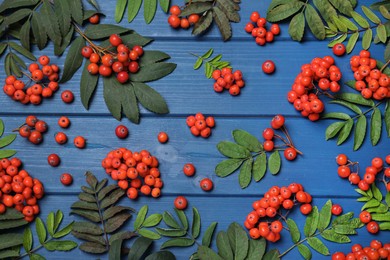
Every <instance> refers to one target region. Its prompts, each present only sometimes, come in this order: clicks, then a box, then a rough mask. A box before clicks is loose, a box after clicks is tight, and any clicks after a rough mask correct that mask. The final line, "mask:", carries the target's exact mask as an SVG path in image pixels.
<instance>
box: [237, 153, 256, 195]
mask: <svg viewBox="0 0 390 260" xmlns="http://www.w3.org/2000/svg"><path fill="white" fill-rule="evenodd" d="M252 164H253V159H252V157H250V158H248V159H246V160H245V161H244V163H243V164H242V167H241V170H240V174H239V175H238V180H239V183H240V187H241V189H245V188H246V187H248V185H249V184H250V183H251V180H252Z"/></svg>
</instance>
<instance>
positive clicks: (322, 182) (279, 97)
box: [0, 0, 390, 259]
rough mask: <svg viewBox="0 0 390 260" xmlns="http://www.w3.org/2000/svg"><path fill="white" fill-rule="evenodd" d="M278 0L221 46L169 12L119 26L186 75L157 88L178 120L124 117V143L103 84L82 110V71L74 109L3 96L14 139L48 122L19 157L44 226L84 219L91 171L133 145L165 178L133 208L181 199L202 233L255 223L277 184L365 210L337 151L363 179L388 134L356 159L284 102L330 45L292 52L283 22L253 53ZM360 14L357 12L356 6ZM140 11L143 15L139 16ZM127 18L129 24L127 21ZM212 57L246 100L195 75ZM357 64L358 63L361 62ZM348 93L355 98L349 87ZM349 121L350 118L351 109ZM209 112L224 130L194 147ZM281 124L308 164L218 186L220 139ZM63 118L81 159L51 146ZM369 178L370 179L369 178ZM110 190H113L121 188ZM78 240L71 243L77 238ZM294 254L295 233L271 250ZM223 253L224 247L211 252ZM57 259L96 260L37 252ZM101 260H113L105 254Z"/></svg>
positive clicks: (19, 142) (312, 43) (184, 254)
mask: <svg viewBox="0 0 390 260" xmlns="http://www.w3.org/2000/svg"><path fill="white" fill-rule="evenodd" d="M98 2H99V4H100V6H101V9H102V10H103V12H104V13H105V15H106V18H104V19H102V21H101V22H102V23H111V24H115V22H114V18H113V14H114V9H115V5H114V2H115V1H98ZM372 2H373V1H371V0H360V1H359V5H362V4H363V5H366V6H368V5H370V3H372ZM269 3H270V0H264V1H244V2H243V3H242V4H241V8H242V9H241V11H240V15H241V22H240V23H237V24H233V37H232V39H231V40H230V41H228V42H222V41H221V38H220V35H219V32H218V30H217V28H216V27H215V26H213V28H212V29H211V30H210V31H209V32H208V33H207V34H206V35H204V36H202V37H193V36H191V32H190V31H189V30H188V31H186V30H174V29H172V28H170V27H169V25H168V24H167V22H166V20H167V17H168V16H167V14H165V13H163V12H162V11H161V10H160V8H158V10H157V14H156V17H155V19H154V20H153V22H152V23H151V24H149V25H146V24H145V23H144V20H143V16H142V14H141V15H139V16H138V17H136V19H135V20H134V21H133V22H132V23H130V24H128V23H127V21H122V23H121V25H122V26H125V27H127V28H132V29H134V30H136V31H137V32H138V33H140V34H141V35H144V36H148V37H151V38H153V39H154V42H153V43H152V44H150V45H148V46H147V48H146V49H154V50H161V51H164V52H166V53H168V54H169V55H170V56H171V57H172V58H171V59H170V62H174V63H177V69H176V70H175V71H174V72H173V73H172V74H171V75H169V76H167V77H165V78H164V79H161V80H158V81H156V82H153V83H151V86H152V87H154V88H155V89H156V90H157V91H158V92H160V93H161V95H162V96H163V97H164V98H165V99H166V101H167V104H168V106H169V109H170V113H169V114H167V115H164V116H159V115H156V114H152V113H150V112H148V111H147V110H145V109H142V108H141V113H142V117H141V122H140V124H139V125H135V124H132V123H131V122H129V121H128V120H127V119H123V120H122V122H121V123H122V124H124V125H126V126H127V127H128V128H129V130H130V135H129V137H128V138H127V139H125V140H120V139H118V138H117V137H116V136H115V133H114V129H115V127H116V126H117V125H118V124H119V122H118V121H117V120H115V119H114V118H113V117H112V116H111V115H110V113H109V112H108V110H107V108H106V106H105V104H104V100H103V88H102V87H103V86H102V82H100V84H99V86H98V88H97V91H96V93H95V96H94V99H93V102H92V103H91V106H90V110H89V111H87V110H85V109H84V108H83V106H82V104H81V101H80V98H79V94H80V91H79V82H80V74H81V73H80V72H81V70H80V71H79V72H78V73H77V74H76V75H75V76H74V77H73V78H72V80H70V81H69V82H67V83H66V84H61V86H60V90H65V89H70V90H72V91H73V92H74V94H75V102H73V103H72V104H65V103H63V102H62V101H61V98H60V94H59V93H57V94H55V96H54V97H53V98H51V99H49V100H44V102H43V103H42V104H41V105H39V106H33V105H28V106H24V105H21V104H20V103H16V102H14V101H12V100H11V99H10V98H9V97H7V96H6V95H5V94H3V93H1V94H0V104H1V109H0V118H2V119H3V120H4V122H5V125H6V133H10V132H11V130H12V129H14V128H17V127H18V126H19V125H21V124H22V123H23V122H24V119H25V117H26V116H27V115H30V114H33V115H36V116H38V118H40V119H43V120H45V121H46V122H47V123H48V125H49V131H48V133H47V134H46V135H45V137H44V142H43V143H42V144H40V145H38V146H35V145H33V144H31V143H29V142H28V141H27V140H25V139H23V138H20V137H18V138H17V139H16V141H15V142H14V143H13V144H12V146H11V148H13V149H16V150H17V151H18V153H17V156H18V157H19V158H21V159H22V161H23V163H24V168H25V169H27V170H28V171H29V172H30V173H31V174H32V175H33V176H34V177H37V178H39V179H41V180H42V181H43V184H44V186H45V190H46V195H45V197H44V198H43V199H42V200H41V201H40V206H41V208H42V210H41V214H40V217H42V219H46V216H47V214H48V213H49V212H50V211H53V210H57V209H61V210H62V211H63V212H64V213H65V222H70V221H72V220H75V219H77V217H75V216H73V215H71V216H68V214H67V213H68V212H69V211H70V205H71V204H72V203H73V202H74V201H76V199H77V195H78V193H79V192H80V186H81V185H85V176H84V173H85V172H86V171H87V170H88V171H91V172H93V173H94V174H95V175H96V176H97V177H98V178H99V179H102V178H105V177H107V175H106V174H105V172H104V169H103V168H102V167H101V160H102V159H103V158H104V157H105V155H106V154H107V153H108V152H109V151H110V150H112V149H115V148H119V147H126V148H128V149H131V150H136V151H140V150H142V149H147V150H149V151H150V152H151V153H152V154H153V155H156V156H157V157H158V158H159V160H160V171H161V173H162V178H163V180H164V183H165V185H164V188H163V189H162V196H161V197H160V198H158V199H154V198H149V197H144V196H141V197H140V198H139V199H138V200H136V201H130V200H129V199H127V198H123V199H122V201H121V204H123V205H128V206H131V207H134V208H135V209H137V210H138V209H140V207H141V206H142V205H148V206H149V211H150V212H151V213H155V212H156V213H157V212H158V213H162V212H163V211H165V210H170V211H172V210H173V200H174V199H175V197H176V196H178V195H184V196H186V197H187V199H188V200H189V209H187V213H188V215H189V216H190V215H191V207H192V206H194V207H197V208H198V209H199V212H200V214H201V217H202V231H201V232H202V233H203V232H204V230H205V227H207V226H208V225H209V224H210V223H211V222H213V221H217V222H218V226H217V230H226V228H227V226H228V225H229V224H230V223H231V222H233V221H236V222H238V223H240V224H242V223H243V222H244V220H245V217H246V214H247V213H249V212H250V211H251V209H252V207H251V205H252V202H253V201H254V200H257V199H259V198H261V197H262V195H263V194H264V192H265V191H266V190H267V189H269V188H270V187H271V186H273V185H280V186H282V185H288V184H289V183H292V182H298V183H301V184H302V185H303V186H304V188H305V190H306V191H308V192H309V193H310V194H312V195H313V205H317V206H319V207H321V206H322V205H323V204H324V203H325V202H326V201H327V200H328V199H332V201H333V202H334V203H338V204H341V205H342V206H343V208H344V212H348V211H354V212H355V213H356V214H358V213H359V212H360V207H361V206H362V204H361V203H359V202H357V201H356V199H357V198H358V194H357V193H356V192H355V191H354V188H355V187H354V186H352V185H350V184H349V183H348V181H345V180H343V179H341V178H339V177H338V175H337V165H336V163H335V157H336V155H337V154H339V153H345V154H347V155H349V157H350V158H351V159H352V160H353V161H359V163H360V165H361V169H364V168H365V167H366V166H368V165H369V164H370V162H371V159H372V158H373V157H374V156H380V157H382V158H384V157H385V156H386V155H387V154H389V152H390V149H389V144H390V142H389V139H388V138H387V136H386V133H385V131H383V133H382V137H381V140H380V142H379V144H378V145H377V146H375V147H373V146H372V145H371V143H370V142H369V140H368V138H367V140H365V142H364V144H363V145H362V147H361V149H360V150H358V151H356V152H353V149H352V147H353V138H349V139H348V141H347V142H346V143H345V144H343V145H341V146H337V145H336V142H335V141H334V140H330V141H326V140H325V129H326V127H327V126H328V125H329V124H330V121H329V120H321V121H319V122H315V123H313V122H310V121H309V120H307V119H305V118H302V117H301V116H300V115H299V114H298V113H297V112H296V111H295V109H294V108H293V106H292V105H291V104H289V103H288V102H287V99H286V95H287V92H288V91H289V90H290V88H291V84H292V82H293V81H294V78H295V76H296V75H297V74H298V73H299V71H300V66H301V65H302V64H304V63H309V62H310V61H311V60H312V59H313V58H314V57H323V56H325V55H332V52H331V49H330V48H328V47H327V44H328V42H327V41H317V40H316V39H314V38H313V37H312V35H311V34H306V36H305V38H304V41H303V42H302V43H298V42H294V41H292V40H291V38H290V36H289V35H288V33H287V31H288V24H281V31H282V32H281V35H280V36H278V37H276V38H275V41H274V42H273V43H270V44H267V45H266V46H262V47H261V46H258V45H256V43H255V41H254V39H253V38H252V37H251V36H250V35H248V34H247V33H246V32H245V31H244V30H243V28H244V26H245V24H246V23H247V21H248V20H249V16H250V13H251V12H252V11H255V10H257V11H259V12H260V14H261V15H262V16H265V12H266V9H267V7H268V5H269ZM172 4H179V5H181V4H183V2H182V1H179V0H173V1H172ZM357 10H360V7H358V8H357ZM141 12H142V9H141ZM124 20H126V19H124ZM209 48H214V50H215V53H221V54H223V58H224V59H225V60H229V61H231V65H232V66H233V68H234V69H240V70H241V71H242V72H243V75H244V76H243V77H244V79H245V82H246V86H245V87H244V88H243V89H242V92H241V94H240V95H239V96H236V97H232V96H230V95H229V94H228V93H226V92H225V93H223V94H218V93H215V92H214V91H213V88H212V85H213V83H214V82H213V80H209V79H207V78H206V77H205V76H204V74H203V71H202V70H199V71H196V70H193V68H192V66H193V64H194V62H195V59H194V57H193V56H191V55H190V54H189V53H190V52H193V53H198V54H202V53H204V52H206V51H207V50H208V49H209ZM360 50H361V43H360V42H359V43H358V45H357V46H356V47H355V49H354V51H353V53H352V54H357V53H358V52H359V51H360ZM370 51H371V53H372V56H373V57H375V58H377V59H380V60H383V52H384V47H383V45H372V46H371V48H370ZM33 53H34V54H35V55H36V56H39V55H42V54H45V55H48V56H49V57H50V58H51V60H52V61H53V62H54V63H56V64H59V66H60V68H62V66H63V64H64V60H65V56H66V53H65V54H64V55H63V56H61V57H56V56H54V55H53V46H52V45H49V46H48V47H47V48H46V49H44V51H41V52H40V51H39V50H38V49H33ZM352 54H351V55H352ZM351 55H346V56H343V57H336V58H335V60H336V64H337V65H338V66H339V67H340V69H341V72H342V73H343V79H342V80H343V81H344V82H345V81H347V80H351V79H353V74H352V72H351V70H350V67H349V59H350V57H351ZM267 59H271V60H273V61H274V62H275V64H276V72H275V73H274V74H272V75H266V74H264V73H263V72H262V71H261V64H262V63H263V62H264V61H265V60H267ZM3 66H4V57H3V58H2V60H1V62H0V71H1V73H0V82H4V79H5V77H6V76H5V74H4V67H3ZM342 91H351V90H350V89H349V88H348V87H346V86H342ZM336 110H339V111H340V110H342V108H340V107H339V106H336V105H329V104H326V111H327V112H329V111H336ZM343 111H344V110H343ZM196 112H202V113H203V114H205V115H212V116H214V117H215V119H216V127H215V128H214V129H213V131H212V135H211V137H210V138H208V139H202V138H196V137H194V136H193V135H191V133H190V131H189V129H188V127H187V126H186V124H185V119H186V117H187V116H188V115H190V114H195V113H196ZM275 114H283V115H285V116H286V125H287V128H288V130H289V132H290V134H291V136H292V138H293V140H294V143H295V144H296V146H297V148H298V149H299V150H301V151H302V152H303V153H304V154H303V156H298V158H297V159H296V160H295V161H293V162H288V161H286V160H285V159H282V169H281V172H280V173H279V174H278V175H277V176H272V175H271V174H270V173H269V172H268V173H267V174H266V176H265V178H264V179H263V180H261V182H259V183H255V182H252V183H251V184H250V185H249V187H248V188H246V189H245V190H242V189H241V188H240V187H239V184H238V179H237V174H233V175H231V176H229V177H227V178H219V177H217V176H216V175H215V173H214V168H215V166H216V164H217V163H218V162H220V161H221V160H223V159H224V158H223V156H222V155H221V154H220V153H219V152H218V151H217V149H216V144H217V143H218V142H220V141H222V140H230V141H232V137H231V132H232V131H233V130H234V129H237V128H241V129H244V130H246V131H248V132H250V133H252V134H253V135H255V136H257V137H258V138H259V139H262V137H261V132H262V130H263V129H264V128H266V127H269V126H270V120H271V119H272V117H273V116H274V115H275ZM62 115H66V116H68V117H69V118H70V120H71V127H70V128H69V129H68V130H66V131H65V132H66V134H67V135H68V136H69V137H70V138H72V137H74V136H76V135H82V136H84V137H85V138H87V147H86V149H82V150H80V149H77V148H75V147H74V146H73V144H72V142H69V143H68V144H66V145H63V146H60V145H58V144H57V143H56V142H55V140H54V134H55V133H56V132H58V131H60V128H59V127H58V125H57V120H58V118H59V117H60V116H62ZM160 131H165V132H167V133H168V135H169V141H168V143H166V144H160V143H159V142H158V141H157V134H158V133H159V132H160ZM51 153H57V154H58V155H59V156H60V157H61V160H62V161H61V165H60V166H59V167H58V168H52V167H50V166H48V164H47V156H48V155H49V154H51ZM187 162H192V163H193V164H194V165H195V166H196V169H197V171H196V175H195V176H194V177H193V178H188V177H186V176H185V175H184V174H183V173H182V167H183V165H184V164H185V163H187ZM64 172H69V173H71V174H72V175H73V177H74V182H73V185H71V186H69V187H64V186H63V185H62V184H61V183H60V180H59V177H60V175H61V174H62V173H64ZM361 174H363V173H361ZM202 177H209V178H211V179H212V180H213V182H214V184H215V188H214V190H213V191H212V192H208V193H206V192H204V191H202V190H201V189H200V188H199V185H198V182H199V180H200V179H201V178H202ZM110 182H112V183H113V181H112V180H110ZM290 216H291V217H293V218H294V219H295V220H296V221H297V223H298V226H299V227H300V228H301V229H302V228H303V225H304V220H305V218H304V217H303V216H302V215H301V214H300V213H299V209H295V210H294V211H293V213H292V214H291V215H290ZM133 221H134V218H132V219H131V221H129V222H128V224H127V225H126V228H128V229H131V228H132V224H133ZM69 237H70V238H71V239H73V238H72V237H71V236H69ZM351 238H352V243H351V244H335V243H331V242H326V245H327V246H328V247H329V248H330V251H331V253H333V252H335V251H339V250H340V251H344V252H349V251H350V247H351V245H352V244H353V243H361V244H363V245H364V246H366V245H368V243H369V242H370V241H371V240H372V239H374V238H378V239H380V240H382V241H383V242H389V236H388V234H387V233H386V232H380V234H379V235H375V236H374V235H371V234H369V233H368V232H367V231H366V229H365V228H362V229H359V230H358V235H356V236H351ZM385 240H387V241H385ZM163 241H164V239H161V240H159V241H157V243H156V247H158V246H159V245H161V243H162V242H163ZM289 246H291V239H290V237H289V234H288V233H287V232H286V231H283V233H282V239H281V241H279V242H277V243H275V244H271V245H270V248H278V249H279V250H280V251H281V252H283V251H284V250H286V249H287V248H288V247H289ZM214 248H215V244H214ZM195 251H196V248H195V247H190V248H174V249H172V252H174V253H175V255H176V257H177V259H187V258H188V257H189V256H190V255H191V254H192V253H193V252H195ZM40 253H42V254H43V255H45V256H46V257H47V258H48V259H53V258H55V259H71V258H73V259H81V258H88V259H93V258H95V256H93V255H88V254H85V253H83V252H81V251H80V250H78V249H75V250H73V251H72V252H70V253H61V252H56V253H50V254H48V253H47V251H46V252H45V251H44V250H42V251H40ZM102 258H107V256H106V255H104V256H102ZM299 258H300V256H299V253H298V251H297V250H296V249H295V250H293V251H292V252H291V253H289V254H288V255H287V256H286V259H299ZM313 258H314V259H323V258H325V257H324V256H321V255H319V254H318V253H316V252H314V253H313Z"/></svg>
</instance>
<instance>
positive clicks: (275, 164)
mask: <svg viewBox="0 0 390 260" xmlns="http://www.w3.org/2000/svg"><path fill="white" fill-rule="evenodd" d="M281 164H282V160H281V158H280V154H279V151H274V152H273V153H272V154H271V155H270V156H269V158H268V167H269V170H270V172H271V173H272V174H274V175H275V174H278V173H279V171H280V167H281Z"/></svg>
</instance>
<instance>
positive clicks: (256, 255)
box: [225, 238, 266, 260]
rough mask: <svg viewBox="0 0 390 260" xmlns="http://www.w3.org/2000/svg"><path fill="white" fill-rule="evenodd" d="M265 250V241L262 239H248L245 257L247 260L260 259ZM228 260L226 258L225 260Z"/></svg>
mask: <svg viewBox="0 0 390 260" xmlns="http://www.w3.org/2000/svg"><path fill="white" fill-rule="evenodd" d="M265 249H266V241H265V239H264V238H260V239H256V240H254V239H250V240H249V250H248V255H247V257H246V259H247V260H257V259H262V257H263V255H264V253H265ZM225 259H228V258H225Z"/></svg>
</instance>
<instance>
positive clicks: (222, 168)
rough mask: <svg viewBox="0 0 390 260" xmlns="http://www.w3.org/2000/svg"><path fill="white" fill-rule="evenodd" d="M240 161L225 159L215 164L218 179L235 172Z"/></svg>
mask: <svg viewBox="0 0 390 260" xmlns="http://www.w3.org/2000/svg"><path fill="white" fill-rule="evenodd" d="M242 162H243V160H242V159H227V160H224V161H222V162H220V163H218V164H217V166H216V167H215V173H216V174H217V176H219V177H226V176H228V175H230V174H232V173H233V172H235V171H236V170H237V169H238V168H239V167H240V166H241V164H242Z"/></svg>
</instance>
